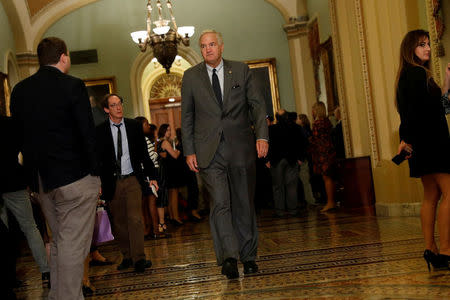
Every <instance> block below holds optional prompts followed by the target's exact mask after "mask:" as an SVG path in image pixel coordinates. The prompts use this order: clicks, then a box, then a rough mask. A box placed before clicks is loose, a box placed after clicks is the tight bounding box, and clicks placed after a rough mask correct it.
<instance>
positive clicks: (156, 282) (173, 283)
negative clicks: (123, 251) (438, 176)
mask: <svg viewBox="0 0 450 300" xmlns="http://www.w3.org/2000/svg"><path fill="white" fill-rule="evenodd" d="M258 225H259V234H260V235H259V256H258V260H257V263H258V265H259V267H260V271H259V272H258V273H257V274H253V275H250V276H244V275H243V268H242V264H239V270H240V273H241V276H240V278H239V279H237V280H227V279H226V278H225V276H223V275H221V274H220V267H218V266H217V265H216V262H215V257H214V251H213V244H212V240H211V236H210V234H209V223H208V222H207V221H206V220H205V221H203V222H201V223H197V224H195V223H187V224H185V225H184V226H182V227H179V228H173V229H172V232H173V237H172V238H169V239H162V240H151V241H146V242H145V247H146V248H145V251H146V254H147V256H148V257H149V258H150V259H151V260H152V262H153V267H152V268H150V269H148V270H146V272H145V273H143V274H136V273H134V272H133V271H131V269H130V271H117V270H116V267H117V263H119V262H120V260H121V257H120V254H119V252H118V251H117V247H116V245H115V244H114V243H112V244H109V245H104V246H102V247H101V252H102V254H103V255H104V256H106V257H107V258H108V259H110V260H113V261H114V262H116V264H115V265H112V266H107V267H91V269H90V278H91V281H92V283H93V285H94V286H95V287H96V292H95V294H94V295H93V296H91V297H89V298H88V299H108V300H112V299H246V300H249V299H450V271H448V270H447V271H445V270H444V271H431V272H428V269H427V266H426V264H425V261H424V260H423V258H422V253H423V250H424V249H423V248H424V246H423V239H422V236H421V232H420V220H419V218H416V217H374V216H364V215H358V214H352V213H346V212H343V211H337V212H335V213H329V214H321V213H319V211H318V209H310V210H306V211H303V212H302V213H301V214H300V215H299V216H298V217H291V218H282V219H280V218H274V217H272V215H271V213H270V211H263V212H262V213H261V214H260V215H259V217H258ZM17 269H18V274H19V275H18V276H19V279H22V280H24V283H23V285H22V286H21V287H19V288H18V289H16V293H17V295H18V298H19V299H43V298H44V299H45V298H46V297H45V296H46V294H47V293H48V290H46V289H42V286H41V280H40V274H39V272H38V269H37V267H36V265H35V263H34V261H33V258H32V257H31V256H23V257H21V258H20V259H19V260H18V265H17Z"/></svg>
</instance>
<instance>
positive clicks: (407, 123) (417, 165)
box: [397, 66, 450, 177]
mask: <svg viewBox="0 0 450 300" xmlns="http://www.w3.org/2000/svg"><path fill="white" fill-rule="evenodd" d="M397 101H398V102H397V103H398V111H399V113H400V119H401V124H400V139H401V140H403V141H405V142H406V143H408V144H411V145H412V148H413V154H412V157H411V158H410V159H409V161H408V162H409V170H410V176H411V177H421V176H423V175H426V174H433V173H450V156H449V153H450V137H449V131H448V126H447V120H446V119H445V111H444V107H443V105H442V102H441V89H440V88H439V86H438V85H437V84H436V83H435V82H434V81H433V80H428V81H427V75H426V71H425V69H424V68H422V67H418V66H409V67H406V68H405V69H404V71H403V73H402V74H401V76H400V79H399V82H398V88H397Z"/></svg>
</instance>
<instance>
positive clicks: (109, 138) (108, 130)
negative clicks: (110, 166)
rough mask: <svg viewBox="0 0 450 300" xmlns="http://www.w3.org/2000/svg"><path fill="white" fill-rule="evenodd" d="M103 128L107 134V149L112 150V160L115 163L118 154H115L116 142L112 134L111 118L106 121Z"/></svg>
mask: <svg viewBox="0 0 450 300" xmlns="http://www.w3.org/2000/svg"><path fill="white" fill-rule="evenodd" d="M103 128H104V134H105V137H104V138H105V142H106V145H105V147H106V148H105V149H109V150H110V155H111V158H112V159H113V161H114V162H115V161H116V152H115V150H114V149H115V148H114V140H113V137H112V132H111V125H110V123H109V118H108V119H107V120H106V121H105V123H104V124H103Z"/></svg>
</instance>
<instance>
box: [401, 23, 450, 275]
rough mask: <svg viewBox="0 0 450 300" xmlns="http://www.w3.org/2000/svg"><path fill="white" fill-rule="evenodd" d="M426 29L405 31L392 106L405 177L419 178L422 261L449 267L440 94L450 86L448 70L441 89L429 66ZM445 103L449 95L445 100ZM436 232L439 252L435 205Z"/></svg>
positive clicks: (449, 211) (448, 181)
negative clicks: (407, 173) (406, 170)
mask: <svg viewBox="0 0 450 300" xmlns="http://www.w3.org/2000/svg"><path fill="white" fill-rule="evenodd" d="M430 55H431V50H430V39H429V35H428V32H426V31H423V30H414V31H411V32H408V34H407V35H406V36H405V38H404V39H403V41H402V44H401V48H400V66H399V70H398V73H397V97H396V105H397V109H398V112H399V114H400V120H401V124H400V145H399V150H398V153H400V152H401V151H402V150H404V151H406V152H407V153H409V154H408V155H407V157H406V158H408V162H409V170H410V176H411V177H416V178H420V179H421V180H422V184H423V188H424V200H423V203H422V209H421V213H420V214H421V221H422V232H423V235H424V238H425V248H426V250H425V252H424V259H425V260H426V262H427V264H428V268H430V264H431V265H433V267H434V268H439V267H448V260H449V258H450V174H449V173H450V156H449V155H450V138H449V131H448V127H447V122H446V119H445V112H444V107H443V105H442V102H441V101H442V99H441V98H442V97H443V96H445V93H446V92H447V91H448V89H449V87H450V70H449V68H447V70H446V78H445V82H444V86H443V88H442V90H441V88H439V86H438V85H437V84H436V82H435V81H434V80H433V77H432V76H431V72H430V69H429V61H430ZM447 101H448V98H447ZM441 197H442V200H441V203H440V205H439V210H438V226H439V233H440V250H439V249H438V247H437V245H436V242H435V239H434V224H435V219H436V207H437V206H438V202H439V199H441Z"/></svg>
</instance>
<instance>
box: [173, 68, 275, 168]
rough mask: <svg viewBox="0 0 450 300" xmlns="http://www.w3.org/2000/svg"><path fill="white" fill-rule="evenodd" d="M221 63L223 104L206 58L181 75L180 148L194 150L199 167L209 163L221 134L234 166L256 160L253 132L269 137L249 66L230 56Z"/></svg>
mask: <svg viewBox="0 0 450 300" xmlns="http://www.w3.org/2000/svg"><path fill="white" fill-rule="evenodd" d="M223 65H224V95H223V105H222V106H221V105H220V103H219V102H218V101H219V100H217V99H216V97H215V95H214V91H213V89H212V85H211V81H210V79H209V77H208V72H207V70H206V64H205V62H202V63H200V64H198V65H196V66H194V67H192V68H190V69H188V70H186V71H185V72H184V76H183V84H182V88H181V99H182V100H181V129H182V138H183V150H184V154H185V155H190V154H196V156H197V162H198V165H199V167H200V168H206V167H208V165H209V163H210V162H211V160H212V159H213V157H214V154H215V153H216V150H217V147H218V145H219V142H220V139H221V136H222V134H223V137H224V140H225V145H226V146H227V147H229V153H230V157H231V158H232V160H231V161H230V163H231V164H233V165H236V166H246V165H248V164H250V163H253V162H254V161H255V159H256V146H255V134H256V138H257V139H267V140H268V139H269V134H268V129H267V124H266V120H265V116H266V109H265V104H264V100H263V98H262V96H261V94H260V91H259V90H258V89H257V85H256V82H255V80H254V79H253V76H252V73H251V72H250V70H249V68H248V66H247V65H246V64H245V63H242V62H236V61H229V60H223ZM222 107H223V108H222ZM251 125H254V132H255V134H254V133H253V130H252V128H251Z"/></svg>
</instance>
